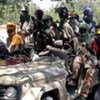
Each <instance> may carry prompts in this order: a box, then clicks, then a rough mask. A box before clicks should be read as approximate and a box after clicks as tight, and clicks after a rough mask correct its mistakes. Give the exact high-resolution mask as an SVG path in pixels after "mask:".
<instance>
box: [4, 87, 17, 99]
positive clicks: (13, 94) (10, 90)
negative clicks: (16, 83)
mask: <svg viewBox="0 0 100 100" xmlns="http://www.w3.org/2000/svg"><path fill="white" fill-rule="evenodd" d="M16 95H17V91H16V89H15V88H14V87H9V88H8V89H7V90H6V96H7V97H8V98H15V97H16Z"/></svg>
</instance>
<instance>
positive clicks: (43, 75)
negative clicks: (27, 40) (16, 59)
mask: <svg viewBox="0 0 100 100" xmlns="http://www.w3.org/2000/svg"><path fill="white" fill-rule="evenodd" d="M66 76H67V72H66V70H65V66H64V61H63V60H61V59H59V58H57V57H40V58H38V59H37V60H35V61H31V62H27V63H21V64H16V65H9V66H3V65H2V66H0V100H67V91H66V88H65V84H66Z"/></svg>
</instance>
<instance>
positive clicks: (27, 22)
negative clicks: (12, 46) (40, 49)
mask: <svg viewBox="0 0 100 100" xmlns="http://www.w3.org/2000/svg"><path fill="white" fill-rule="evenodd" d="M32 22H33V21H32V17H31V16H30V15H29V9H28V7H27V6H26V5H22V8H21V13H20V18H19V22H18V25H17V31H18V32H19V33H20V34H21V35H22V36H23V38H24V42H25V43H30V42H31V37H30V35H31V28H32V27H31V25H32V26H33V23H32ZM33 28H34V26H33Z"/></svg>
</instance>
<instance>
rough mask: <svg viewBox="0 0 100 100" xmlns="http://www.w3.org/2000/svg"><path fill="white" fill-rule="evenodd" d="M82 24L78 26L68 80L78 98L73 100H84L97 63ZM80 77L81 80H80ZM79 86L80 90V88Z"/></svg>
mask: <svg viewBox="0 0 100 100" xmlns="http://www.w3.org/2000/svg"><path fill="white" fill-rule="evenodd" d="M87 31H88V30H87V26H86V24H85V23H84V22H82V23H81V24H80V29H79V36H78V41H77V43H76V44H77V45H76V47H77V49H76V57H75V58H74V60H73V67H72V77H71V78H70V79H68V80H67V81H68V83H67V84H68V86H75V87H76V90H77V93H79V96H78V97H76V98H75V99H74V100H86V98H87V96H88V94H89V91H90V88H91V85H92V79H93V75H94V73H95V68H96V65H97V63H98V61H97V59H96V57H95V55H94V53H93V51H92V50H91V49H90V48H89V44H90V43H91V38H90V35H89V34H88V33H87ZM80 77H81V78H80ZM80 84H81V86H82V88H80Z"/></svg>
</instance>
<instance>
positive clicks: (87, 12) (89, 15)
mask: <svg viewBox="0 0 100 100" xmlns="http://www.w3.org/2000/svg"><path fill="white" fill-rule="evenodd" d="M93 14H94V12H93V9H92V8H91V6H90V5H86V6H85V8H84V10H83V20H84V21H85V22H86V23H87V26H88V32H89V34H90V35H91V37H92V38H93V36H94V35H95V28H96V22H95V21H94V20H93V16H94V15H93Z"/></svg>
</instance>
